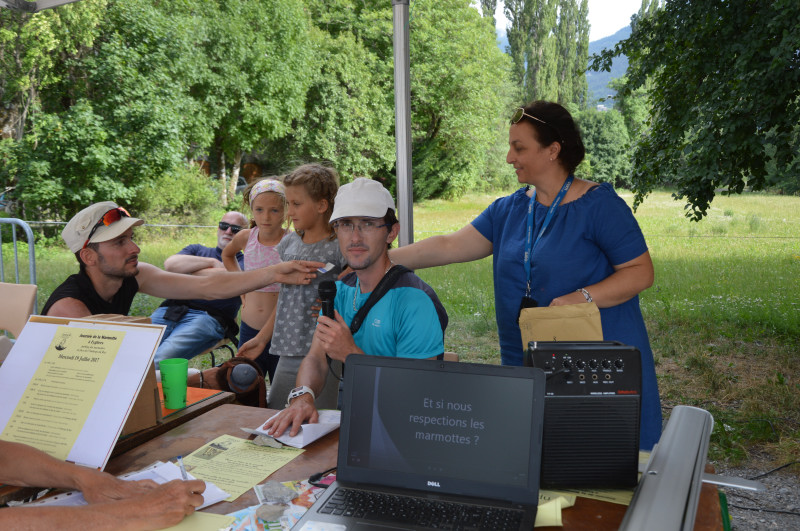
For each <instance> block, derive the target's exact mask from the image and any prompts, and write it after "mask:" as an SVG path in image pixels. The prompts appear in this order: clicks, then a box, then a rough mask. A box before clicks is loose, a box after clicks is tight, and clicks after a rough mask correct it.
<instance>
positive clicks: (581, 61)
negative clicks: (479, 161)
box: [504, 0, 589, 107]
mask: <svg viewBox="0 0 800 531" xmlns="http://www.w3.org/2000/svg"><path fill="white" fill-rule="evenodd" d="M588 6H589V4H588V0H581V2H580V5H578V0H506V2H505V4H504V9H505V14H506V17H508V20H509V22H510V24H511V25H510V26H509V27H508V28H507V31H506V34H507V36H508V47H509V54H510V55H511V60H512V62H513V65H514V66H513V76H514V79H515V80H516V82H517V84H518V86H519V90H520V95H521V98H522V99H523V100H524V101H532V100H537V99H543V100H551V101H558V102H559V103H562V104H571V103H575V104H577V105H579V106H582V107H583V106H585V105H586V98H587V90H588V89H587V85H586V76H585V75H584V71H585V70H586V61H587V58H588V54H589V22H588V16H589V7H588Z"/></svg>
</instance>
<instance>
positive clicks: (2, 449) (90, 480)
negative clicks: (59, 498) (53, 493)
mask: <svg viewBox="0 0 800 531" xmlns="http://www.w3.org/2000/svg"><path fill="white" fill-rule="evenodd" d="M0 483H6V484H9V485H17V486H20V487H55V488H61V489H71V490H79V491H81V492H83V495H84V497H85V498H86V500H87V501H89V502H103V501H111V500H119V499H123V498H128V497H130V496H134V495H140V494H143V493H145V492H147V491H149V490H151V489H153V488H154V487H155V486H156V484H155V483H153V482H152V481H146V482H140V481H123V480H121V479H117V478H115V477H114V476H112V475H111V474H107V473H105V472H100V471H99V470H94V469H91V468H86V467H82V466H77V465H73V464H71V463H67V462H65V461H60V460H58V459H55V458H54V457H51V456H49V455H47V454H46V453H44V452H42V451H41V450H37V449H36V448H33V447H32V446H27V445H25V444H19V443H14V442H9V441H0Z"/></svg>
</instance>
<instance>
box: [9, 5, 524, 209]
mask: <svg viewBox="0 0 800 531" xmlns="http://www.w3.org/2000/svg"><path fill="white" fill-rule="evenodd" d="M487 5H488V4H487ZM0 17H2V18H0V21H2V27H0V63H2V67H3V68H4V75H3V76H2V78H0V101H1V102H2V106H0V122H1V123H2V125H3V130H4V133H3V140H2V141H0V181H2V184H3V185H4V188H5V189H6V190H7V191H8V192H9V194H7V195H11V196H12V198H13V199H14V200H16V201H17V202H18V204H19V205H20V206H21V208H23V209H24V210H23V215H24V216H25V217H28V218H29V219H36V218H39V219H41V218H49V219H65V218H68V217H69V216H70V215H72V214H73V213H74V212H75V211H76V210H78V209H79V208H80V207H82V206H85V204H87V203H89V202H92V201H99V200H106V199H113V200H117V201H120V202H123V203H125V204H126V205H128V206H130V207H131V208H134V209H136V210H139V211H142V210H143V209H150V210H151V211H152V212H153V213H155V214H157V215H162V214H163V213H164V212H165V210H166V209H168V202H170V201H175V202H176V205H175V207H174V212H175V213H176V214H178V215H181V214H185V213H186V212H187V205H189V206H190V207H191V208H190V210H194V211H201V210H202V203H203V201H207V200H208V199H207V198H208V188H207V187H205V186H200V187H199V188H198V193H192V192H191V191H190V190H189V188H192V189H194V188H197V187H196V186H195V185H196V184H197V183H198V182H199V181H198V179H202V177H198V175H197V173H196V171H195V169H193V161H195V160H197V159H198V158H203V159H205V160H206V161H208V162H209V163H210V165H211V167H212V170H213V171H214V172H216V173H218V174H219V175H220V176H225V175H226V173H227V171H230V170H232V171H233V172H234V175H233V177H234V178H233V179H231V181H232V182H235V181H236V179H235V176H236V175H235V172H236V171H237V170H238V168H239V166H240V163H241V162H242V160H243V157H244V156H245V154H250V156H255V157H257V159H258V160H259V161H260V162H261V163H262V165H263V166H264V167H265V169H267V170H268V171H270V172H272V171H275V172H279V171H283V170H287V169H289V167H291V166H293V165H295V164H297V163H301V162H306V161H310V160H322V161H326V162H329V163H332V164H333V165H335V166H336V167H337V168H338V169H339V170H340V173H341V174H342V176H343V179H344V180H345V181H347V180H349V179H350V178H351V177H354V176H361V175H364V176H369V177H373V178H378V179H381V180H383V181H384V182H385V183H386V184H387V185H388V186H389V187H390V188H391V187H392V186H393V183H394V181H395V179H394V170H395V144H394V95H393V88H394V79H393V77H394V74H393V49H392V46H393V42H392V32H393V29H392V8H391V5H390V3H388V2H384V1H382V0H358V1H356V0H327V1H324V2H323V1H322V0H306V1H304V2H297V1H296V0H224V1H223V0H174V1H172V2H161V1H158V0H82V1H81V2H77V3H74V4H70V5H67V6H63V7H59V8H58V9H55V10H48V11H45V12H43V13H38V14H34V15H30V14H21V13H19V12H17V11H10V10H0ZM410 35H411V87H412V94H411V101H412V109H411V113H412V118H411V122H412V127H413V129H412V135H413V144H412V145H413V163H414V166H413V175H414V187H415V192H416V194H415V195H416V198H423V197H433V196H456V195H459V194H461V193H463V192H465V191H467V190H469V189H473V188H476V187H485V186H490V185H492V184H496V183H498V182H501V181H502V180H503V176H504V175H506V174H507V172H504V171H502V170H501V169H500V168H501V166H502V164H503V163H502V161H503V157H504V150H503V149H502V148H500V147H499V144H498V139H499V138H502V137H504V134H505V128H506V127H507V125H506V123H505V122H506V120H507V115H508V108H509V107H510V105H511V100H512V88H511V87H512V86H511V84H510V77H509V70H510V69H509V65H510V63H509V61H508V59H507V58H506V57H505V56H504V55H503V54H502V53H501V52H500V50H499V49H498V48H497V45H496V35H495V32H494V26H493V24H491V23H490V19H489V18H481V15H480V13H479V11H478V9H476V7H475V6H472V5H471V4H470V2H469V0H442V1H439V2H436V1H433V0H417V1H416V2H415V3H414V4H413V9H412V17H411V22H410ZM503 142H504V139H503ZM176 180H180V181H181V182H180V183H177V182H176ZM187 183H189V184H188V185H187ZM185 185H186V186H185ZM187 186H188V188H187ZM166 188H169V189H166ZM216 189H218V190H219V187H216ZM225 199H226V197H225V196H223V202H224V200H225Z"/></svg>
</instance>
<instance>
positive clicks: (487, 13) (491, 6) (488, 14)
mask: <svg viewBox="0 0 800 531" xmlns="http://www.w3.org/2000/svg"><path fill="white" fill-rule="evenodd" d="M496 10H497V0H481V16H483V18H489V19H491V20H492V27H494V26H495V24H496V21H495V19H494V12H495V11H496Z"/></svg>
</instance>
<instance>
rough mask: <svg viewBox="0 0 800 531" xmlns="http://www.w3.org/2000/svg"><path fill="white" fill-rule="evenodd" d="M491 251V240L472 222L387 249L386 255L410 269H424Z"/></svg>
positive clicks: (465, 260)
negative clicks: (460, 227) (458, 228)
mask: <svg viewBox="0 0 800 531" xmlns="http://www.w3.org/2000/svg"><path fill="white" fill-rule="evenodd" d="M490 254H492V242H490V241H489V240H487V239H486V238H484V237H483V235H482V234H481V233H480V232H478V230H477V229H476V228H475V227H473V226H472V225H467V226H466V227H463V228H462V229H460V230H458V231H456V232H453V233H451V234H445V235H442V236H432V237H430V238H426V239H424V240H422V241H419V242H417V243H412V244H411V245H406V246H405V247H400V248H399V249H390V250H389V258H391V259H392V261H393V262H394V263H396V264H402V265H404V266H406V267H408V268H409V269H424V268H426V267H434V266H441V265H447V264H453V263H458V262H471V261H472V260H478V259H480V258H485V257H487V256H489V255H490Z"/></svg>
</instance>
